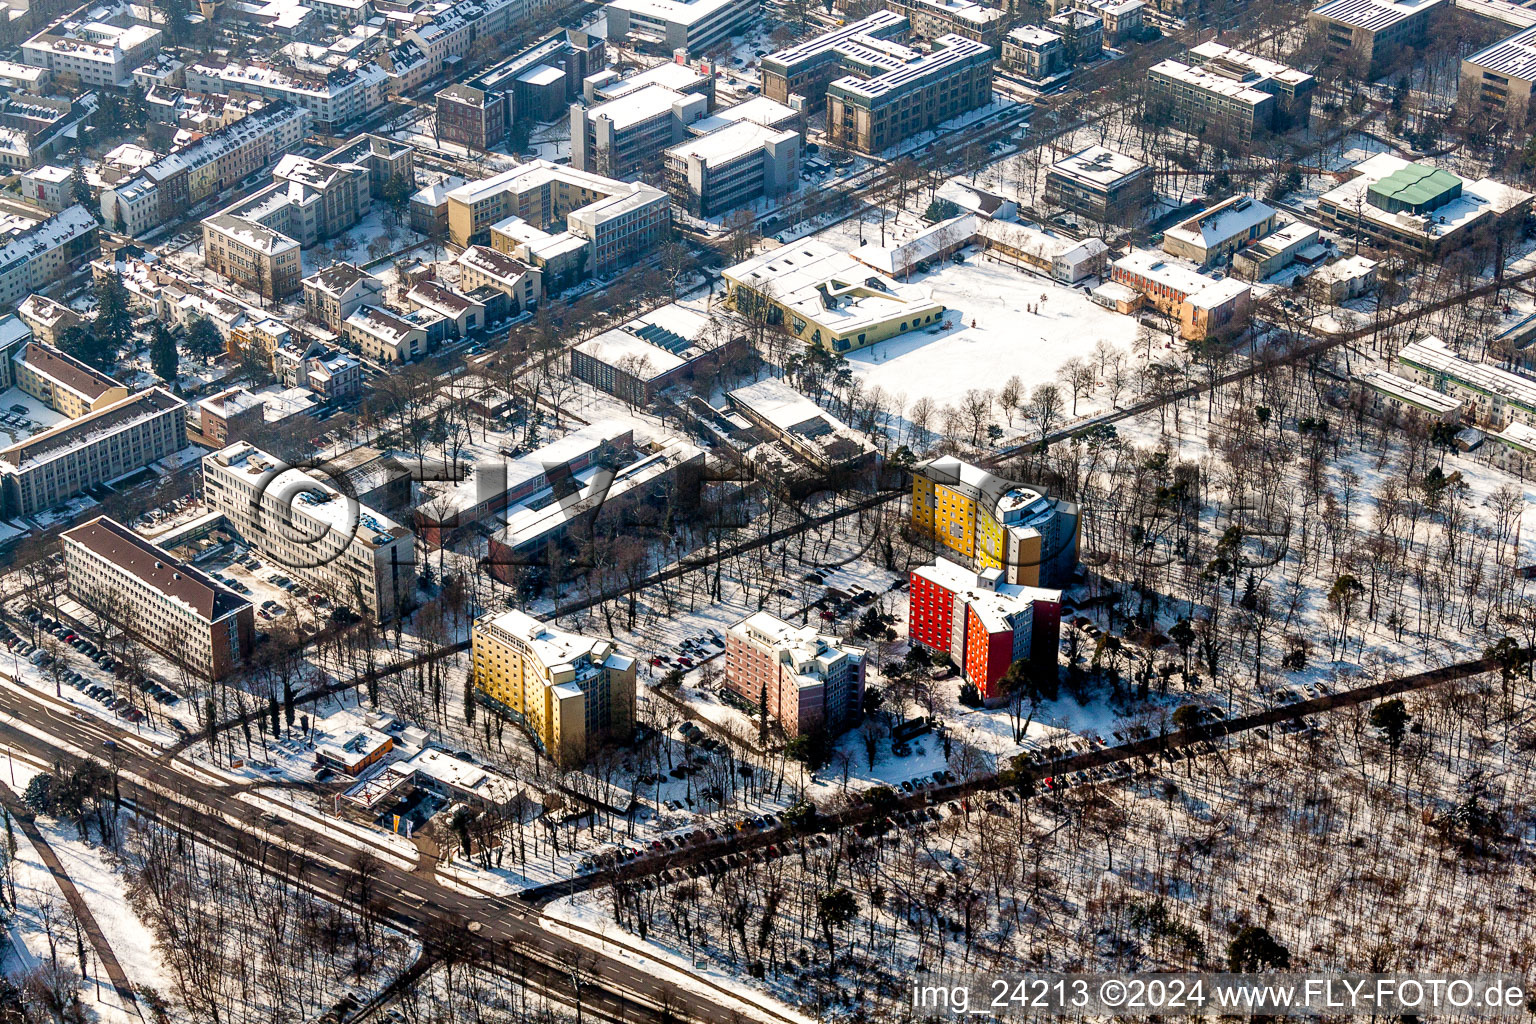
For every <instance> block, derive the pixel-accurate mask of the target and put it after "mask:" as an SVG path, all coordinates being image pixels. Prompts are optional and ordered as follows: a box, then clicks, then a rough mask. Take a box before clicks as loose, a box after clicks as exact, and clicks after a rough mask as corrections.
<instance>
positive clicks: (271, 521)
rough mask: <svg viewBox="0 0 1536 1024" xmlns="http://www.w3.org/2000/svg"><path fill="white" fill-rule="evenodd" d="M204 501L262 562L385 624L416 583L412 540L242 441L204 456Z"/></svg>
mask: <svg viewBox="0 0 1536 1024" xmlns="http://www.w3.org/2000/svg"><path fill="white" fill-rule="evenodd" d="M203 498H204V501H206V502H207V504H208V506H209V508H211V509H213V510H214V511H216V512H219V513H221V514H222V515H223V516H224V518H225V520H226V521H227V522H228V523H229V525H230V527H231V528H232V529H233V530H234V531H235V532H236V533H237V534H239V535H240V537H241V538H242V539H243V540H244V541H245V542H246V543H247V544H249V545H250V546H251V547H252V549H254V550H255V551H257V552H259V553H260V554H261V555H262V557H264V558H266V559H267V560H268V561H271V562H273V563H275V564H278V565H281V566H282V567H283V571H284V572H285V573H287V574H289V575H291V576H296V577H298V578H299V579H302V580H304V581H305V582H307V583H308V584H310V585H311V586H312V587H315V588H316V589H318V590H320V591H321V592H322V593H323V594H325V595H326V596H327V597H328V598H330V600H331V601H333V602H335V603H336V604H338V605H342V606H346V607H350V608H351V609H352V610H353V611H354V612H356V613H357V614H359V615H368V616H371V617H373V618H374V619H375V620H377V621H380V622H384V621H387V620H390V619H393V618H394V617H395V616H396V615H398V614H399V612H400V608H401V606H402V604H403V603H404V602H405V601H406V600H408V598H409V596H410V594H411V591H412V589H413V588H414V587H415V584H416V539H415V537H414V536H413V535H412V534H411V531H410V530H408V529H406V528H405V527H404V526H401V525H400V524H399V523H396V522H395V521H394V520H392V519H390V518H389V517H388V516H385V515H384V514H383V513H380V512H377V511H375V510H374V509H371V508H369V507H367V506H366V505H362V504H360V503H359V502H358V501H357V500H356V499H353V498H350V497H348V496H347V495H345V494H342V493H341V492H340V491H338V490H337V489H336V488H335V487H334V486H332V485H331V484H329V483H328V482H325V481H322V480H320V479H318V478H316V477H313V476H311V475H309V474H308V473H306V472H304V471H303V470H300V469H293V468H290V467H289V466H288V464H287V463H285V462H283V461H282V460H280V459H277V458H275V457H274V456H272V455H269V454H267V453H266V452H264V451H262V450H261V449H259V448H257V447H256V446H255V445H252V444H251V443H249V442H247V441H240V442H237V443H235V444H232V445H230V446H229V447H227V448H224V449H221V450H220V451H216V452H212V453H210V454H208V455H205V456H203Z"/></svg>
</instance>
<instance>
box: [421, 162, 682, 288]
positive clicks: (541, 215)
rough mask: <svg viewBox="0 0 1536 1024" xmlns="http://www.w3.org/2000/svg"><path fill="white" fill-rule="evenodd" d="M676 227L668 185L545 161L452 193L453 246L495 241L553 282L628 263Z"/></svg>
mask: <svg viewBox="0 0 1536 1024" xmlns="http://www.w3.org/2000/svg"><path fill="white" fill-rule="evenodd" d="M671 226H672V206H671V203H670V202H669V201H668V198H667V194H666V193H665V192H663V191H662V190H661V189H657V188H652V187H651V186H649V185H645V184H642V183H638V182H624V181H617V180H615V179H613V178H606V177H603V176H601V175H597V174H589V173H587V172H585V171H580V170H577V169H575V168H573V167H563V166H560V165H558V164H552V163H550V162H548V161H546V160H532V161H529V162H528V163H525V164H521V165H519V166H517V167H515V168H513V169H511V170H509V171H505V172H503V173H501V174H497V175H494V176H492V177H490V178H485V179H483V180H481V181H474V182H470V183H469V184H467V185H462V186H460V187H458V188H456V189H453V190H452V191H450V192H449V193H448V237H449V240H450V241H451V242H453V244H455V245H463V246H470V245H477V244H480V245H484V244H490V245H491V246H492V247H493V248H495V249H496V250H497V251H499V252H502V253H505V254H507V255H509V256H515V257H517V258H518V259H520V260H523V261H524V262H526V263H529V264H530V265H533V266H535V267H539V268H540V269H541V270H542V271H543V272H544V273H545V274H546V286H547V287H551V288H553V287H556V284H555V283H554V282H555V281H558V282H559V286H564V285H567V284H573V283H576V282H577V281H580V280H583V279H584V278H585V277H587V276H588V275H593V274H596V275H602V274H607V273H609V272H610V271H612V270H615V269H617V268H619V267H622V266H628V265H629V264H630V263H631V262H632V261H633V260H634V259H635V258H636V257H638V256H640V255H641V254H642V253H644V252H645V251H647V250H648V249H650V248H651V247H652V246H654V245H657V244H659V243H660V242H661V241H662V240H663V239H665V238H666V235H667V232H668V231H669V230H670V229H671ZM552 267H553V268H555V269H551V268H552Z"/></svg>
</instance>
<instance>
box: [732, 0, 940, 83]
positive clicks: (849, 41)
mask: <svg viewBox="0 0 1536 1024" xmlns="http://www.w3.org/2000/svg"><path fill="white" fill-rule="evenodd" d="M911 28H912V23H911V22H909V21H908V20H907V19H906V18H904V17H902V16H901V15H899V14H897V13H895V12H894V11H887V10H879V11H875V12H874V13H872V14H869V15H867V16H866V17H863V18H860V19H859V20H857V21H851V22H849V23H848V24H846V25H839V26H838V27H837V28H835V29H833V30H831V31H829V32H823V33H822V34H821V35H819V36H816V37H814V38H812V39H807V40H805V41H804V42H800V43H796V44H795V45H794V46H790V47H786V48H785V49H783V50H779V51H777V52H775V53H771V54H769V55H768V56H766V57H764V58H763V59H762V60H761V61H760V62H759V70H760V73H761V77H762V90H763V95H764V96H767V97H768V98H769V99H772V100H777V101H778V102H780V103H788V102H789V97H790V96H792V95H794V94H796V93H798V94H799V95H801V96H803V97H805V98H806V100H807V101H809V102H811V103H819V102H820V99H821V97H822V95H823V94H825V93H826V91H827V86H829V85H831V84H832V80H833V79H835V78H839V77H841V76H843V75H844V74H846V73H847V72H846V70H845V69H844V64H843V61H844V59H845V58H844V56H843V53H842V49H843V48H844V47H845V46H857V45H860V44H868V43H870V42H872V41H881V40H885V41H895V42H900V41H901V40H904V39H906V38H907V34H908V33H909V32H910V31H911Z"/></svg>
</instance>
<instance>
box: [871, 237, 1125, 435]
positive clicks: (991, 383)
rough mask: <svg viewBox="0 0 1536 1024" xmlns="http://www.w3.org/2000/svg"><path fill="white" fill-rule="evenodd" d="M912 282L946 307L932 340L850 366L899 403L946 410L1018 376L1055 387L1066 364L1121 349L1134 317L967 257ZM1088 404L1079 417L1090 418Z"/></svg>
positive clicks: (892, 344)
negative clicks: (925, 402) (1100, 349)
mask: <svg viewBox="0 0 1536 1024" xmlns="http://www.w3.org/2000/svg"><path fill="white" fill-rule="evenodd" d="M911 281H912V282H914V283H917V284H921V285H924V286H925V287H928V288H930V289H931V290H932V292H933V297H934V299H935V300H936V301H939V302H942V303H944V305H945V307H946V308H947V309H948V312H947V313H946V315H945V320H946V322H950V323H951V324H952V326H951V327H950V329H949V330H947V331H942V332H940V333H939V334H928V333H917V334H912V335H908V336H906V337H899V338H894V339H892V340H890V341H885V342H881V343H880V344H878V345H873V346H871V347H869V348H866V349H861V350H859V351H857V352H854V353H851V354H850V356H849V360H848V361H849V363H850V365H851V366H852V367H853V372H854V373H855V374H857V375H858V377H859V379H860V380H861V381H863V383H864V386H865V387H866V388H876V387H878V388H880V389H882V390H883V391H885V392H886V393H887V394H889V395H905V396H906V398H907V401H908V402H909V403H910V402H913V401H916V400H917V399H919V398H924V397H926V398H929V399H931V400H932V401H933V402H934V403H936V404H937V405H938V406H946V405H954V404H956V403H957V402H958V401H959V400H960V398H961V396H963V395H964V394H965V393H966V392H967V391H969V390H971V389H973V388H978V387H980V388H988V389H992V390H996V389H997V388H998V387H999V386H1000V385H1001V384H1002V383H1003V382H1004V381H1006V380H1007V379H1008V378H1009V377H1013V376H1017V377H1018V378H1019V379H1020V380H1021V381H1022V382H1023V383H1024V385H1025V386H1026V387H1028V388H1034V387H1035V386H1037V385H1039V384H1044V383H1048V382H1053V381H1054V380H1055V377H1056V371H1057V370H1059V369H1060V368H1061V365H1062V364H1063V363H1065V362H1066V361H1067V360H1068V359H1071V358H1073V357H1077V358H1081V359H1088V358H1089V357H1090V356H1091V354H1092V352H1093V349H1094V346H1095V345H1097V344H1098V343H1099V342H1100V341H1107V342H1109V343H1111V344H1113V345H1117V346H1120V347H1122V348H1126V349H1129V348H1130V347H1131V346H1132V345H1133V344H1134V342H1135V340H1136V329H1137V328H1136V319H1135V318H1134V317H1130V316H1122V315H1121V314H1119V313H1116V312H1115V311H1113V310H1110V309H1105V308H1104V307H1102V306H1099V305H1097V304H1095V303H1093V302H1091V301H1089V299H1088V296H1087V295H1086V294H1084V293H1083V292H1082V291H1080V290H1078V289H1073V288H1067V287H1064V286H1062V285H1060V284H1058V283H1056V282H1054V281H1050V280H1047V279H1046V278H1043V277H1040V276H1038V275H1035V274H1030V273H1026V272H1025V271H1022V270H1017V269H1015V268H1013V267H1010V266H1007V265H1005V264H1001V263H996V262H992V261H990V260H986V259H983V258H982V257H980V256H977V255H972V256H970V257H969V258H967V260H966V261H965V262H964V263H962V264H956V263H948V262H946V263H944V264H942V265H941V266H939V267H938V268H936V269H935V270H933V271H931V272H930V273H928V274H916V273H914V274H913V275H912V277H911ZM1094 408H1095V405H1094V404H1093V403H1092V402H1086V401H1082V402H1079V403H1078V408H1077V411H1078V413H1079V414H1084V413H1088V412H1091V411H1093V409H1094Z"/></svg>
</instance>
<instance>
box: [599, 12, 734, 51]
mask: <svg viewBox="0 0 1536 1024" xmlns="http://www.w3.org/2000/svg"><path fill="white" fill-rule="evenodd" d="M761 9H762V4H760V3H759V2H758V0H608V3H606V4H604V5H603V13H604V15H605V16H606V18H607V22H608V38H610V39H628V40H630V41H632V42H636V43H641V44H645V45H647V46H648V47H651V48H654V49H657V50H660V51H661V52H662V53H666V54H671V53H672V52H673V51H675V50H686V51H688V53H689V55H690V56H691V55H694V54H699V55H702V54H704V53H706V52H707V51H709V50H710V49H712V48H713V47H715V46H718V45H719V44H721V43H724V42H725V41H726V40H728V39H730V38H731V37H732V36H734V35H740V34H741V33H742V32H744V31H746V30H747V28H748V27H750V26H751V25H752V24H753V23H754V22H755V21H757V19H758V16H759V14H760V13H761Z"/></svg>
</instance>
